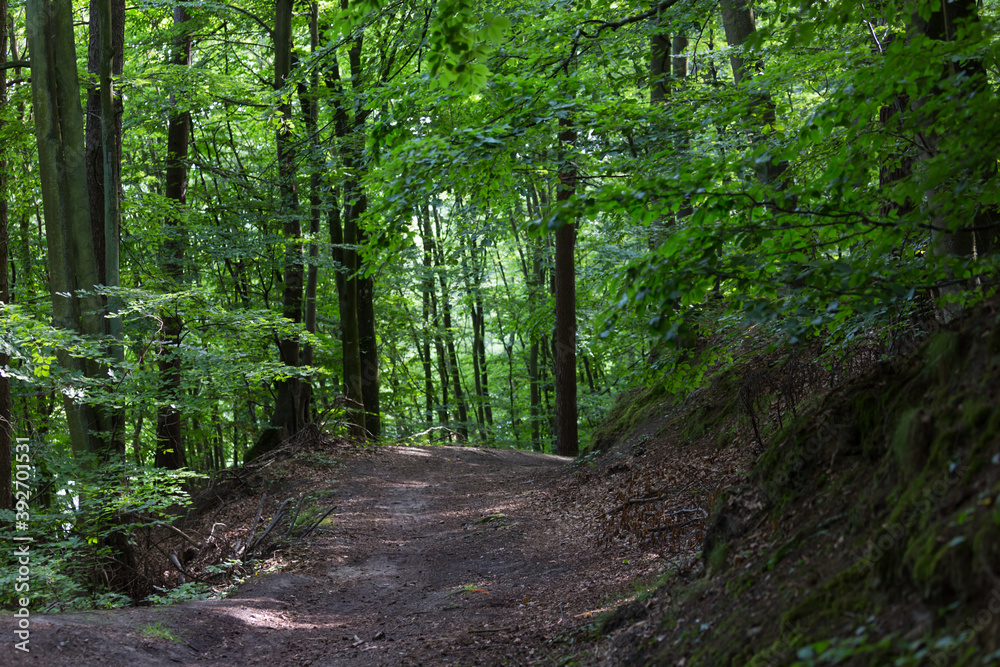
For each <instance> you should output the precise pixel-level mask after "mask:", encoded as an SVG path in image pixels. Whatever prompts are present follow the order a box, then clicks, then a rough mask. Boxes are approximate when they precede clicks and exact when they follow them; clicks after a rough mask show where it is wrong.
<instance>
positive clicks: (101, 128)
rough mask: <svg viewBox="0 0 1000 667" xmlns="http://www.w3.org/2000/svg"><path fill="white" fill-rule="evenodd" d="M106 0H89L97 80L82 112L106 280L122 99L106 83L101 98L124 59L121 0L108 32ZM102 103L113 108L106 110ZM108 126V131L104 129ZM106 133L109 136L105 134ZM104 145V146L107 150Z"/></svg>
mask: <svg viewBox="0 0 1000 667" xmlns="http://www.w3.org/2000/svg"><path fill="white" fill-rule="evenodd" d="M107 9H108V2H107V0H90V22H89V42H88V47H87V70H88V71H89V72H90V74H92V75H94V80H95V81H96V82H97V85H93V84H92V85H89V86H88V87H87V113H86V143H87V148H86V163H87V190H88V192H89V193H90V221H91V226H92V229H93V235H94V253H95V255H96V256H97V262H98V274H99V276H100V282H101V283H102V284H104V285H110V284H111V283H109V282H108V275H107V268H108V264H109V261H108V259H109V258H108V257H107V251H106V248H108V247H109V246H108V235H109V233H110V234H111V235H112V236H113V238H115V239H117V233H118V229H117V219H116V217H117V215H115V217H114V218H112V217H111V216H109V215H108V211H107V206H108V205H109V204H110V205H111V206H113V207H114V210H115V212H116V213H117V203H118V196H117V193H118V191H119V187H120V185H119V184H120V180H121V154H122V144H121V141H122V135H121V132H122V99H121V96H120V95H116V94H114V92H113V91H112V90H111V89H110V86H108V90H107V92H108V93H110V94H109V97H110V98H111V99H110V100H108V101H103V100H102V97H103V95H104V93H105V81H107V82H108V83H110V76H121V74H122V69H123V65H124V58H123V56H124V44H125V0H110V19H111V30H110V35H107V34H106V33H107V31H104V32H102V30H101V24H102V21H101V19H102V18H103V15H105V14H108V12H107ZM106 37H110V41H109V42H107V43H106V44H105V38H106ZM105 47H110V49H111V53H110V57H108V56H107V55H105V54H104V53H103V52H102V51H103V50H104V49H105ZM102 65H109V66H110V71H108V72H104V71H102ZM106 108H110V110H111V112H110V113H107V111H106ZM106 122H109V123H110V127H108V128H106V127H105V123H106ZM108 130H110V131H108ZM105 134H108V135H109V136H108V139H107V140H106V139H105ZM105 147H107V151H105ZM105 154H107V155H108V156H109V157H110V160H109V163H110V164H109V165H105ZM107 168H110V170H111V179H110V182H109V181H108V179H107V174H106V169H107ZM108 192H112V193H114V196H113V197H112V198H111V200H110V201H109V199H108V197H107V193H108ZM111 246H112V247H111V249H112V255H113V256H112V258H111V259H112V260H114V259H116V257H115V256H116V255H117V252H116V247H114V246H117V243H113V244H111Z"/></svg>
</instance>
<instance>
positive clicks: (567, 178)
mask: <svg viewBox="0 0 1000 667" xmlns="http://www.w3.org/2000/svg"><path fill="white" fill-rule="evenodd" d="M559 127H560V128H562V130H561V132H560V133H559V143H560V165H559V189H558V191H557V193H556V200H557V201H558V202H564V201H567V200H568V199H569V198H570V197H572V196H573V194H574V193H575V192H576V165H575V163H574V162H573V158H572V157H571V156H570V155H568V153H569V150H571V149H572V147H573V145H574V144H575V142H576V131H575V130H574V128H573V122H572V120H570V119H569V118H561V119H559ZM555 237H556V263H555V295H556V333H555V335H556V338H555V371H556V445H557V449H558V451H559V454H560V455H562V456H576V454H577V452H578V450H579V445H578V435H577V405H576V223H575V222H574V221H570V220H566V221H564V222H563V224H562V226H561V227H560V228H559V229H558V230H557V231H556V234H555Z"/></svg>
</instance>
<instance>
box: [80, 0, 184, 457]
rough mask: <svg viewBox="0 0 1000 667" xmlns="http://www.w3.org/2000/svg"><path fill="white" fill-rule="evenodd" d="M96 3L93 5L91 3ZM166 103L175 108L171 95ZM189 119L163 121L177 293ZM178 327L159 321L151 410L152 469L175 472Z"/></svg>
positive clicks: (167, 257)
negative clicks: (156, 394) (156, 398)
mask: <svg viewBox="0 0 1000 667" xmlns="http://www.w3.org/2000/svg"><path fill="white" fill-rule="evenodd" d="M97 1H100V0H95V2H97ZM187 20H188V16H187V13H186V11H185V9H184V7H183V6H177V7H175V8H174V25H175V26H176V27H177V28H178V29H179V30H180V32H179V34H178V36H177V38H176V40H175V42H174V52H173V55H172V56H171V64H173V65H174V66H175V67H189V66H190V65H191V47H192V40H191V34H190V32H189V31H188V30H187V26H186V25H185V24H186V23H187ZM171 103H172V104H176V101H175V100H174V98H173V96H171ZM190 131H191V114H190V113H189V112H187V111H174V112H173V113H172V114H171V115H170V120H169V121H168V122H167V160H166V162H167V164H166V182H165V183H164V195H165V196H166V198H167V199H169V200H170V201H172V202H174V205H175V208H174V211H172V212H170V213H168V215H167V217H166V220H165V221H164V222H165V230H166V234H165V235H166V240H165V241H164V244H163V255H164V257H163V273H164V277H165V278H166V279H167V281H168V282H169V287H170V289H172V290H179V289H180V287H181V284H182V283H183V282H184V250H185V245H186V240H185V237H186V230H185V224H184V219H185V217H186V211H185V209H186V207H187V186H188V167H187V160H188V144H189V143H190ZM183 331H184V323H183V321H182V319H181V317H180V316H179V315H178V314H177V313H176V312H169V313H165V314H164V316H163V332H162V337H161V343H160V351H159V354H158V355H157V366H158V370H159V375H160V406H159V408H157V411H156V455H155V456H154V464H155V465H156V467H158V468H169V469H173V470H176V469H178V468H183V467H185V466H187V456H186V454H185V451H184V427H183V421H182V418H181V411H180V410H179V409H178V408H177V407H175V406H177V405H178V404H180V403H181V400H180V398H181V358H180V354H179V350H180V343H181V337H182V336H183Z"/></svg>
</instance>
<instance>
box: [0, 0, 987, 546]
mask: <svg viewBox="0 0 1000 667" xmlns="http://www.w3.org/2000/svg"><path fill="white" fill-rule="evenodd" d="M0 15H2V16H4V17H5V29H4V30H3V31H0V32H2V33H3V34H2V39H0V52H2V57H3V61H2V62H0V67H2V71H3V73H4V76H3V77H0V81H2V85H0V120H2V128H0V136H2V151H3V154H2V157H0V159H2V162H0V177H2V183H0V189H2V190H3V196H2V197H0V234H3V235H2V236H0V265H2V267H3V271H2V272H0V298H2V300H3V302H4V306H3V311H2V312H3V316H2V317H3V327H2V331H0V336H2V338H0V346H2V348H0V353H2V354H3V358H0V365H2V367H3V369H4V370H3V378H2V379H0V424H2V425H3V428H0V434H2V438H0V464H3V469H4V470H7V469H9V468H10V466H12V465H14V466H16V465H17V463H18V459H17V456H16V453H17V450H16V448H15V447H14V443H15V442H16V439H17V438H24V439H26V440H25V442H30V443H31V447H32V449H31V458H30V464H31V466H30V471H28V469H27V468H25V471H28V472H30V477H31V486H32V488H33V489H35V490H36V491H38V492H39V493H40V494H41V495H42V496H43V499H42V502H43V503H57V502H58V501H56V500H53V498H54V497H55V496H56V495H58V492H59V490H60V484H61V483H62V482H61V481H60V480H63V481H65V480H67V479H72V478H74V475H76V476H77V477H79V475H80V474H81V473H73V474H69V473H67V472H65V471H66V470H67V469H68V468H67V466H72V465H80V464H83V465H85V466H89V468H90V469H92V470H97V469H103V470H119V467H118V466H120V469H123V470H127V471H131V472H128V473H123V474H134V475H138V474H139V473H138V472H137V471H140V470H144V469H147V470H148V467H149V466H154V467H155V468H159V469H167V470H176V469H181V468H187V469H191V470H195V471H210V470H216V469H220V468H225V467H228V466H233V465H237V464H239V463H241V462H243V461H245V460H247V459H248V458H252V457H253V456H255V455H258V454H260V453H262V452H264V451H267V450H268V449H271V448H273V447H275V446H276V445H277V444H279V443H280V442H281V441H283V440H284V439H286V438H287V437H289V436H291V435H294V434H295V433H297V432H298V431H299V430H301V429H302V428H303V427H304V426H305V425H306V424H307V423H310V422H315V423H318V424H321V425H323V426H324V427H325V428H331V429H340V430H342V431H343V432H345V433H349V434H351V435H352V436H354V437H357V438H359V439H371V440H373V441H379V440H382V441H393V440H397V439H404V438H409V437H413V436H414V435H415V434H419V435H418V436H417V437H419V438H429V439H430V438H433V439H436V440H446V441H452V442H464V441H469V442H482V443H489V444H491V445H497V446H510V447H524V448H533V449H535V450H539V451H552V452H558V453H562V454H567V455H575V454H576V453H577V452H578V451H579V447H580V445H581V444H582V445H584V446H586V445H587V443H589V441H590V436H591V434H592V432H593V431H594V429H595V428H596V427H597V426H598V425H599V424H600V422H601V420H602V417H603V416H604V414H605V412H606V410H607V409H608V407H609V406H610V403H611V397H612V396H613V395H614V394H616V393H618V392H620V391H622V390H624V389H626V388H627V387H629V386H633V385H635V384H636V383H638V382H641V381H642V380H643V379H644V378H645V377H647V375H648V374H649V373H651V372H655V373H656V375H657V377H658V378H660V379H659V380H658V381H660V382H666V383H667V384H668V385H669V387H668V389H669V391H671V392H674V393H677V394H683V393H685V392H688V391H690V390H692V389H694V388H696V387H698V386H699V383H700V379H701V378H702V376H703V373H704V372H705V370H706V369H707V368H709V367H711V366H713V365H718V364H724V363H726V362H727V361H729V360H731V359H732V356H733V355H734V354H735V352H734V350H735V347H734V346H733V345H731V343H733V342H736V341H739V340H741V339H743V338H744V337H746V336H755V337H760V338H763V339H767V340H770V341H774V342H775V344H790V345H796V344H804V343H806V342H807V341H818V342H820V343H821V346H822V349H823V350H824V354H825V356H823V357H821V358H820V360H819V361H818V363H829V364H833V363H836V360H837V359H838V356H837V354H838V351H841V350H843V349H844V348H845V347H849V346H850V345H852V344H855V343H856V342H857V341H859V340H862V339H864V340H865V341H866V344H867V343H872V342H875V343H877V344H879V345H883V346H884V349H885V350H887V351H889V350H891V349H892V348H893V346H898V345H901V344H902V343H903V342H905V341H906V340H908V339H910V338H912V337H913V336H914V335H919V326H918V325H917V324H915V323H916V322H919V321H920V317H925V318H926V317H931V316H932V317H933V318H935V319H937V320H938V321H947V320H950V319H953V318H955V317H958V316H959V315H960V313H961V312H962V310H963V309H964V308H966V307H968V305H970V304H971V303H974V302H976V301H977V300H979V299H981V298H984V297H985V296H988V295H990V294H991V293H992V292H991V290H992V286H993V275H994V270H995V253H996V250H997V241H998V239H997V228H996V224H995V216H996V207H997V203H998V201H997V199H998V195H997V188H996V179H997V169H996V156H997V154H998V142H1000V131H998V128H1000V125H997V123H996V108H997V107H996V92H995V81H996V77H997V74H998V69H997V65H998V63H997V39H996V25H997V6H996V3H994V2H984V3H976V2H973V1H971V0H957V1H955V2H947V3H946V2H943V1H938V0H935V1H927V2H925V1H922V0H913V1H907V2H873V3H859V2H849V1H848V2H832V3H809V2H805V3H802V4H801V5H800V4H798V3H793V2H783V1H778V2H756V3H746V2H743V1H742V0H722V2H721V3H720V2H715V1H702V0H665V1H664V2H660V3H658V4H656V3H654V4H649V3H636V2H601V1H595V2H590V1H586V2H584V1H579V2H561V1H556V2H506V3H505V2H496V3H475V2H472V1H471V0H441V1H439V2H420V1H412V0H403V1H400V2H382V1H380V0H360V1H358V2H353V1H352V2H348V0H343V1H342V2H341V3H328V2H323V3H320V2H312V3H310V2H293V1H292V0H277V1H276V2H275V3H259V2H254V1H252V0H240V2H239V3H238V4H227V3H221V2H145V1H142V2H138V3H134V4H128V5H126V4H125V2H124V0H93V2H91V3H90V4H89V5H88V4H87V3H79V2H77V3H71V2H68V1H67V0H29V1H28V2H27V3H20V2H4V1H3V0H0ZM76 72H78V73H79V74H78V76H76V75H75V73H76ZM706 341H708V343H707V344H706ZM665 371H670V372H665ZM12 450H13V451H14V454H15V456H14V461H13V462H12V461H11V453H12ZM4 457H6V458H4ZM24 460H25V461H26V460H27V459H24ZM95 462H99V464H100V465H97V464H95ZM17 470H18V469H17V468H14V474H15V482H16V481H17V480H18V479H19V478H17V477H16V473H17ZM28 472H26V474H28ZM143 474H145V475H146V477H143V479H147V480H152V481H151V482H150V484H151V487H155V488H157V489H160V491H161V492H162V493H164V494H165V496H168V495H169V494H168V493H167V492H165V491H162V490H163V489H164V488H173V487H168V486H165V483H164V482H163V480H165V479H173V480H176V479H178V478H177V477H176V476H175V477H171V476H169V475H168V476H166V477H163V476H159V477H157V476H155V474H154V473H152V472H146V473H143ZM3 477H4V478H5V479H7V478H9V475H7V474H6V473H4V474H3ZM102 479H103V480H104V481H103V482H101V481H100V480H102ZM107 479H108V478H107V477H106V476H105V477H102V478H99V479H98V481H95V482H94V483H95V484H98V485H99V484H102V483H103V484H107V483H108V482H107ZM2 495H3V498H0V500H2V505H3V507H7V508H13V507H14V498H13V496H12V495H11V490H10V489H9V488H7V489H3V490H2ZM161 500H162V499H161ZM130 502H131V501H130ZM136 502H139V501H136ZM119 509H121V508H119ZM116 511H117V510H116ZM113 546H114V545H113V544H112V545H111V547H112V548H113Z"/></svg>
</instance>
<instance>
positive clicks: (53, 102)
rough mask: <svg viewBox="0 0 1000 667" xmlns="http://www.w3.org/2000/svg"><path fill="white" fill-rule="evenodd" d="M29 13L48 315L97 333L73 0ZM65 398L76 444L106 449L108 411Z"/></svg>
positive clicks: (37, 6) (91, 373) (90, 372)
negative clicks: (83, 293)
mask: <svg viewBox="0 0 1000 667" xmlns="http://www.w3.org/2000/svg"><path fill="white" fill-rule="evenodd" d="M26 17H27V35H28V48H29V50H30V52H31V59H32V67H31V84H32V85H31V88H32V99H33V102H34V112H35V136H36V140H37V144H38V164H39V176H40V179H41V186H42V203H43V209H44V217H45V229H46V242H47V247H48V258H49V288H50V292H51V294H52V314H53V323H54V325H55V326H56V327H58V328H62V329H66V330H69V331H74V332H77V333H81V334H84V335H90V336H100V335H103V334H104V332H105V325H104V318H103V317H102V315H101V310H102V304H101V299H100V298H99V297H95V296H91V295H87V296H80V294H79V292H78V291H79V290H93V289H94V287H95V286H96V285H98V284H99V282H100V278H99V273H98V263H97V258H96V255H95V253H94V239H93V233H92V229H91V225H90V201H89V198H88V196H87V180H86V165H85V159H84V145H83V136H84V131H83V110H82V108H81V107H80V88H79V78H78V74H77V69H76V48H75V45H74V35H73V16H72V4H71V3H70V2H69V0H30V1H29V2H28V3H27V5H26ZM57 355H58V357H59V362H60V365H61V366H62V367H63V368H64V369H66V370H67V371H70V372H78V373H81V374H83V375H84V376H86V377H89V378H95V379H98V380H99V381H100V380H103V379H105V378H107V370H106V369H105V368H103V367H102V366H101V365H100V364H99V363H96V362H93V361H86V360H82V359H80V358H78V357H74V356H73V355H71V354H69V353H68V352H66V351H65V350H60V351H58V352H57ZM64 400H65V409H66V416H67V422H68V425H69V432H70V442H71V444H72V447H73V450H74V452H76V453H78V454H79V453H83V452H92V453H98V454H100V455H102V456H103V455H105V454H106V453H107V450H108V449H109V448H110V442H111V438H112V437H113V433H112V424H111V420H110V419H109V418H108V415H107V414H106V412H105V411H104V410H101V409H97V408H95V407H93V406H88V405H84V404H81V403H77V402H76V400H74V399H73V398H71V397H69V396H66V397H65V399H64Z"/></svg>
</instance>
